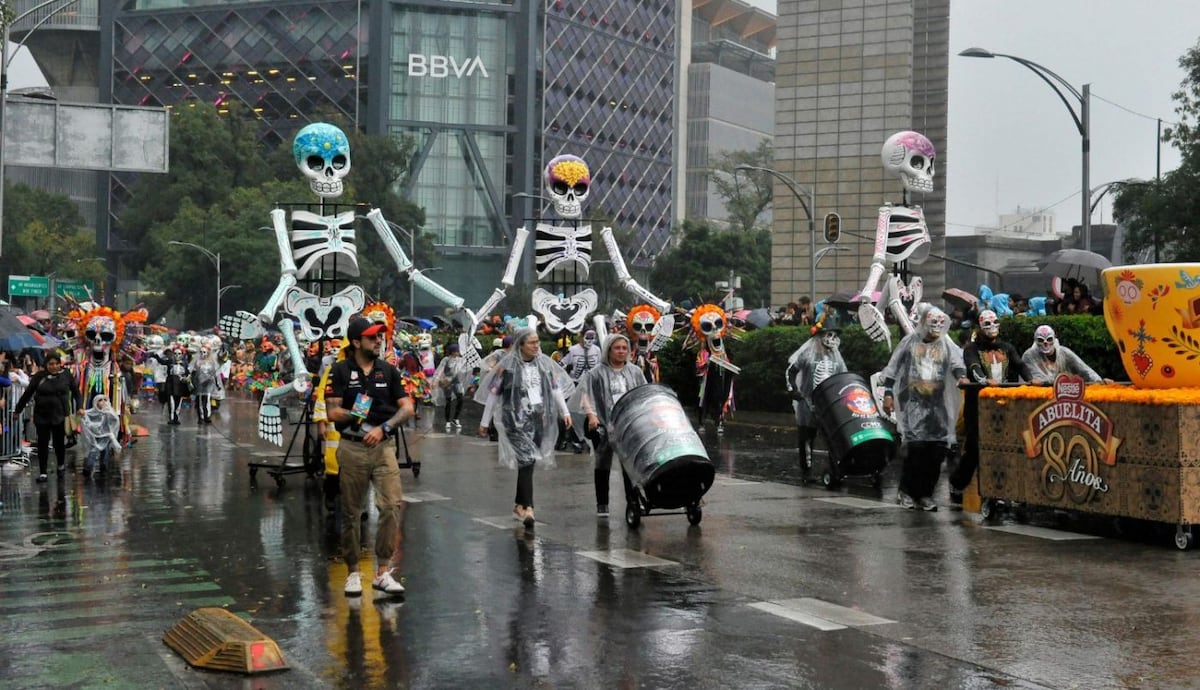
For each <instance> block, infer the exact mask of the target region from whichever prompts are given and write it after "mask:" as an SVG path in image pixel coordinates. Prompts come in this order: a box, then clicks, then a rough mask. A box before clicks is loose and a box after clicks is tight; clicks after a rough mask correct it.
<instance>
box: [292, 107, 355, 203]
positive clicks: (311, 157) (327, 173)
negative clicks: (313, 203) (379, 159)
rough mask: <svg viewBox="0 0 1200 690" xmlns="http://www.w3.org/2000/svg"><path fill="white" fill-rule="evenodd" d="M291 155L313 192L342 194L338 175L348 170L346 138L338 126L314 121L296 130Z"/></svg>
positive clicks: (324, 195) (325, 195)
mask: <svg viewBox="0 0 1200 690" xmlns="http://www.w3.org/2000/svg"><path fill="white" fill-rule="evenodd" d="M292 155H293V156H295V158H296V167H298V168H300V172H301V173H303V174H304V176H305V177H307V178H308V180H309V186H310V187H312V191H313V193H314V194H316V195H317V196H319V197H321V198H322V199H332V198H335V197H339V196H341V195H342V178H343V177H345V176H346V175H347V174H348V173H349V172H350V141H349V140H348V139H346V134H345V133H344V132H342V130H340V129H338V128H337V127H334V126H333V125H331V124H328V123H326V122H314V123H313V124H311V125H308V126H307V127H305V128H304V129H302V130H300V131H299V132H298V133H297V134H296V140H295V142H293V143H292Z"/></svg>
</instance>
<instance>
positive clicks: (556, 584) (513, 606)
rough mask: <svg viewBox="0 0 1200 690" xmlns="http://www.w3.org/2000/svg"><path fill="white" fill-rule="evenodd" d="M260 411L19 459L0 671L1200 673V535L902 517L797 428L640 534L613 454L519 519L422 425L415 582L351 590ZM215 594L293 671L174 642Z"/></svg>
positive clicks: (686, 681) (1066, 523) (723, 456)
mask: <svg viewBox="0 0 1200 690" xmlns="http://www.w3.org/2000/svg"><path fill="white" fill-rule="evenodd" d="M255 411H256V408H255V405H254V404H253V403H252V402H250V401H249V400H244V399H234V400H230V401H227V403H226V405H225V407H224V409H223V410H221V411H220V412H219V413H218V418H217V422H216V424H214V425H213V426H212V427H207V428H205V427H197V426H196V425H194V424H193V423H190V421H189V422H185V423H184V425H182V426H180V427H175V428H171V427H168V426H166V425H165V424H162V423H161V422H162V419H160V417H159V416H158V410H157V407H156V406H153V405H151V406H149V409H147V411H145V412H144V413H142V414H141V415H140V421H141V422H142V423H144V424H146V425H147V426H148V427H150V430H151V435H150V436H149V437H148V438H144V439H142V440H141V442H139V443H138V444H137V445H136V446H135V447H134V448H133V449H131V450H128V451H127V452H126V453H125V454H124V455H123V456H122V457H121V458H120V461H119V462H120V465H121V473H120V477H119V478H114V479H112V480H109V481H107V482H96V481H94V480H85V479H84V478H83V477H81V476H80V475H78V474H73V473H68V474H67V475H65V476H64V477H63V478H62V479H61V480H57V481H56V480H55V478H53V477H52V478H51V481H50V483H49V484H47V485H37V484H35V483H34V482H33V474H32V473H31V472H30V471H28V470H25V469H23V468H20V467H16V466H13V465H6V466H4V468H3V485H2V486H0V499H2V500H3V506H2V507H0V687H4V688H10V687H11V688H41V687H45V688H68V687H81V688H82V687H101V686H103V687H122V688H124V687H129V688H159V687H179V688H206V687H207V688H257V687H261V688H302V687H333V688H391V687H414V688H508V687H515V688H529V687H534V688H992V687H1006V688H1038V687H1054V688H1088V689H1091V688H1118V687H1138V688H1174V687H1180V688H1184V687H1200V664H1198V663H1197V662H1196V661H1195V660H1194V651H1193V650H1194V649H1195V648H1196V647H1195V645H1193V644H1192V643H1193V642H1196V638H1197V636H1198V631H1200V626H1198V625H1197V623H1200V620H1198V618H1200V604H1196V603H1195V602H1196V601H1198V600H1200V580H1198V579H1197V577H1196V573H1197V570H1198V567H1197V565H1198V561H1197V558H1200V554H1197V553H1195V552H1186V553H1185V552H1179V551H1177V550H1175V549H1174V548H1173V547H1171V546H1170V545H1169V542H1170V538H1169V537H1170V532H1169V531H1164V532H1162V533H1161V534H1160V533H1159V532H1158V531H1156V530H1154V529H1150V528H1146V529H1141V530H1134V531H1133V533H1132V534H1129V533H1128V532H1127V533H1126V534H1124V535H1123V536H1120V537H1118V536H1116V535H1115V534H1113V533H1112V530H1111V528H1110V526H1109V525H1108V524H1106V523H1103V522H1094V523H1085V522H1079V521H1073V520H1066V519H1064V518H1062V517H1061V516H1054V515H1046V516H1036V517H1035V523H1036V524H1035V526H1034V529H1029V528H1028V527H1027V526H1025V525H1018V524H1016V523H1013V522H1001V523H999V524H998V525H995V527H997V528H998V529H993V528H989V527H985V526H984V525H982V524H981V523H980V522H979V521H978V519H977V518H975V517H973V516H969V515H964V514H963V513H959V512H951V511H949V510H946V509H945V508H943V510H942V511H940V512H937V513H915V512H909V511H904V510H902V509H899V508H898V507H896V506H895V505H894V503H893V502H892V501H891V499H892V498H893V496H894V493H895V481H896V478H895V474H896V470H897V468H896V467H895V466H893V467H891V468H889V470H888V472H887V475H886V477H885V485H884V488H883V490H882V493H881V492H880V491H879V490H875V489H872V488H871V487H870V486H869V485H868V484H867V483H858V484H855V483H850V484H848V486H846V487H844V488H843V489H841V490H839V491H834V492H831V491H826V490H823V489H820V488H816V487H803V486H800V485H799V484H798V476H797V473H796V467H795V462H794V451H793V450H791V444H792V438H793V436H792V432H791V430H788V429H775V430H772V429H769V428H763V427H757V428H750V427H740V426H731V427H730V433H729V434H728V435H727V436H726V437H725V438H720V439H718V438H717V437H716V436H715V435H711V436H709V437H708V438H707V439H706V441H707V442H708V443H709V447H710V452H711V455H712V456H713V458H714V461H715V462H716V464H717V466H718V482H717V484H716V485H715V486H714V487H713V489H712V490H711V491H710V492H709V494H708V496H707V498H706V503H705V505H704V517H703V521H702V523H701V524H700V525H699V526H695V527H692V526H689V525H688V523H687V521H686V520H685V518H684V517H683V516H682V515H663V516H655V515H651V516H648V517H647V518H645V519H644V521H643V523H642V526H641V528H640V529H639V530H637V531H632V530H629V529H627V528H626V526H625V524H624V522H623V519H622V516H621V510H622V508H623V505H622V502H621V499H620V498H619V496H620V494H621V490H620V486H619V476H618V475H616V474H615V473H614V474H613V475H612V479H613V481H612V484H611V486H612V493H613V496H614V505H613V515H612V517H610V518H608V519H606V520H605V519H597V518H596V516H595V506H594V498H593V494H592V491H593V489H592V471H591V465H590V460H589V459H588V457H587V456H584V455H580V456H577V455H573V454H561V455H559V458H558V459H559V461H560V462H559V467H557V468H555V469H553V470H546V471H539V472H538V473H537V475H536V478H535V486H536V490H535V503H536V506H537V515H538V519H539V523H538V525H537V527H536V528H535V529H534V530H532V531H527V530H525V529H524V528H522V527H520V526H517V525H516V523H514V522H513V521H512V518H511V514H510V511H511V509H512V494H513V489H514V485H515V474H514V473H512V472H510V471H508V470H504V469H502V468H500V467H498V466H497V465H496V463H495V452H496V451H495V446H494V445H492V444H489V443H487V442H486V441H485V440H482V439H478V438H474V437H473V436H470V435H454V434H451V435H447V434H443V433H432V434H428V435H425V436H424V438H422V439H421V440H419V441H418V442H416V443H414V445H413V451H414V454H415V455H416V456H417V457H419V458H420V459H421V460H422V471H421V474H420V476H419V478H414V477H413V475H412V473H411V471H410V470H405V471H403V480H404V483H405V491H406V494H407V501H408V502H407V504H406V506H407V507H406V512H405V528H404V531H405V553H404V563H403V566H402V573H403V575H404V582H405V585H406V587H407V588H408V593H407V598H406V600H404V601H396V600H385V599H384V598H382V597H375V596H373V593H372V592H371V590H370V589H369V588H368V590H367V592H366V593H365V595H364V596H363V597H362V599H361V601H353V600H347V598H346V597H345V596H343V594H342V592H341V588H342V583H343V581H344V579H345V573H346V571H345V567H344V566H343V565H342V564H340V563H339V562H338V561H337V559H336V558H335V554H336V537H335V536H334V535H335V534H336V532H335V531H334V525H332V521H331V519H330V518H329V517H328V516H327V515H326V514H325V513H324V510H323V508H322V502H321V496H320V493H319V489H318V486H317V483H316V482H306V481H305V478H304V475H303V474H295V475H291V476H289V477H287V484H286V486H285V487H283V488H282V490H281V489H279V488H277V487H276V486H275V484H274V482H273V481H272V480H271V479H270V478H269V477H267V476H266V475H265V474H263V473H260V474H259V476H258V480H259V481H258V484H259V486H258V487H257V488H254V487H252V486H251V482H250V479H249V473H248V471H247V463H249V462H264V461H266V462H274V461H277V459H278V458H279V457H280V455H281V453H279V452H277V451H272V450H271V448H270V446H268V445H266V444H265V443H264V442H261V441H259V440H258V439H257V438H255V433H254V430H255V426H254V414H255ZM472 413H473V414H476V415H477V414H478V411H477V409H476V410H472ZM439 421H440V420H439ZM467 421H468V422H472V421H474V418H471V417H468V418H467ZM467 427H468V429H469V428H471V425H470V424H469V423H468V424H467ZM290 429H291V427H289V431H290ZM80 462H81V458H80ZM944 491H945V484H944V479H943V484H942V492H943V493H942V495H943V497H944ZM881 499H883V500H881ZM374 524H375V520H374V517H373V516H372V517H371V518H370V519H369V521H368V523H367V529H368V530H371V529H373V527H374ZM367 567H368V566H367V563H366V562H364V570H366V569H367ZM201 606H223V607H227V608H228V609H229V610H231V611H234V612H236V613H238V614H239V615H242V616H244V617H245V618H247V620H249V621H250V622H252V623H253V625H255V626H256V627H258V628H259V629H260V630H262V631H263V632H264V633H266V634H268V635H269V636H271V637H273V638H274V639H275V640H276V641H277V642H278V643H279V644H280V646H281V648H282V649H283V652H284V654H285V656H286V658H287V660H288V662H289V663H290V664H291V666H292V668H291V670H289V671H285V672H282V673H279V674H273V675H269V676H259V677H255V678H252V679H245V678H242V677H240V676H231V675H226V674H216V673H211V672H200V671H196V670H192V669H190V668H188V667H187V666H186V664H184V663H183V662H182V661H181V660H180V659H179V658H178V657H176V656H175V655H174V654H173V653H172V652H171V651H170V650H169V649H167V648H166V646H165V645H163V643H162V642H161V637H162V635H163V633H164V632H165V631H166V630H167V629H168V628H169V627H170V626H171V625H172V624H174V623H175V622H176V621H178V620H179V619H180V618H182V617H183V616H184V615H185V614H187V613H188V612H190V611H192V610H193V609H196V608H199V607H201Z"/></svg>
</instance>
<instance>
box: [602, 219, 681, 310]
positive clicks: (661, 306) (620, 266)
mask: <svg viewBox="0 0 1200 690" xmlns="http://www.w3.org/2000/svg"><path fill="white" fill-rule="evenodd" d="M600 236H601V237H603V238H604V246H605V247H607V248H608V258H609V259H610V260H611V261H612V265H613V270H615V271H616V272H617V280H619V281H621V287H623V288H625V289H626V290H628V291H630V292H632V293H633V294H634V295H636V296H637V297H638V298H639V299H642V300H645V301H646V302H648V303H649V304H650V305H651V306H653V307H654V308H655V309H657V310H658V311H659V312H660V313H663V314H665V313H667V312H669V311H670V310H671V305H670V303H668V302H666V301H665V300H661V299H659V298H658V297H655V296H654V293H652V292H650V291H649V290H647V289H646V288H644V287H642V286H641V285H640V284H639V283H638V282H637V281H636V280H634V278H633V276H631V275H630V274H629V269H628V268H626V267H625V259H624V258H622V256H621V248H620V247H618V246H617V238H615V237H613V231H612V228H604V229H602V230H601V231H600Z"/></svg>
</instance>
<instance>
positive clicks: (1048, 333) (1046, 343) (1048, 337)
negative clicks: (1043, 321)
mask: <svg viewBox="0 0 1200 690" xmlns="http://www.w3.org/2000/svg"><path fill="white" fill-rule="evenodd" d="M1033 342H1034V344H1035V345H1037V349H1038V352H1041V353H1042V354H1043V355H1052V354H1054V351H1055V350H1056V349H1058V338H1056V337H1055V336H1054V329H1053V328H1051V327H1049V326H1045V325H1043V326H1038V327H1037V330H1035V331H1034V332H1033Z"/></svg>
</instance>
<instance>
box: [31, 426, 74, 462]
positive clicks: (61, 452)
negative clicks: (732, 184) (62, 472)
mask: <svg viewBox="0 0 1200 690" xmlns="http://www.w3.org/2000/svg"><path fill="white" fill-rule="evenodd" d="M34 426H35V427H37V454H38V472H39V473H40V474H46V461H47V460H49V457H48V456H49V455H50V441H51V440H53V441H54V457H55V459H56V460H58V462H57V463H56V464H55V466H56V467H60V468H61V467H63V466H64V465H66V464H67V432H66V427H65V426H64V425H63V423H62V422H59V423H58V424H39V423H37V422H36V421H35V422H34Z"/></svg>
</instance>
